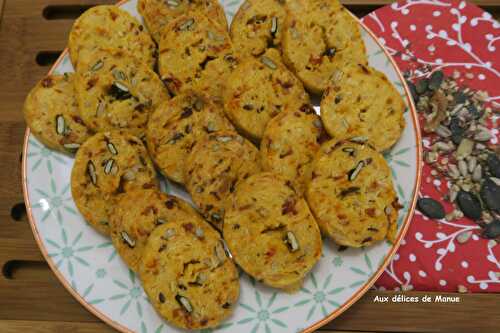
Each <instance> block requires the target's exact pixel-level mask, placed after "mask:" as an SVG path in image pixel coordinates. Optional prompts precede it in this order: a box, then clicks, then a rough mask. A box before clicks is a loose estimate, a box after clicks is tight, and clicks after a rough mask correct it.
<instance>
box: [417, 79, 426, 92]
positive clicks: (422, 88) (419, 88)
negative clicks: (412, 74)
mask: <svg viewBox="0 0 500 333" xmlns="http://www.w3.org/2000/svg"><path fill="white" fill-rule="evenodd" d="M428 87H429V80H428V79H422V80H420V81H418V82H417V84H415V90H416V92H417V93H418V94H419V95H422V94H424V93H425V92H426V91H427V88H428Z"/></svg>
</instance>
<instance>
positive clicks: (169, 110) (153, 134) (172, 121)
mask: <svg viewBox="0 0 500 333" xmlns="http://www.w3.org/2000/svg"><path fill="white" fill-rule="evenodd" d="M232 129H233V126H232V125H231V123H230V122H229V120H227V118H226V117H225V116H224V114H223V112H222V110H221V109H220V107H218V106H216V105H215V104H214V103H212V102H211V101H210V100H209V99H208V98H207V97H206V96H203V95H201V94H197V93H194V92H186V93H181V94H179V95H177V96H176V97H174V98H173V99H171V100H170V101H168V102H165V103H163V104H161V105H160V106H159V107H158V108H157V109H156V110H155V112H154V113H153V114H152V115H151V117H150V119H149V122H148V129H147V132H146V142H147V144H148V150H149V153H150V154H151V157H152V158H153V160H154V161H155V163H156V165H157V166H158V168H159V169H160V170H161V172H162V173H163V174H164V175H165V176H167V177H168V178H170V179H172V180H173V181H176V182H178V183H184V169H185V167H186V165H185V164H186V159H187V157H188V155H189V153H190V152H191V149H192V148H193V146H194V145H195V144H196V142H197V141H198V140H200V139H201V138H202V137H203V136H205V135H207V134H209V133H213V132H216V131H220V130H232Z"/></svg>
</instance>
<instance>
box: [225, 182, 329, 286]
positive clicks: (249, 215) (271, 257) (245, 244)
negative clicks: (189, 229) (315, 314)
mask: <svg viewBox="0 0 500 333" xmlns="http://www.w3.org/2000/svg"><path fill="white" fill-rule="evenodd" d="M224 239H225V240H226V242H227V245H228V247H229V249H230V251H231V253H232V254H233V258H234V260H235V261H236V263H238V265H239V266H240V267H241V268H243V270H245V272H247V273H248V274H249V275H251V276H253V277H254V278H255V279H256V280H257V281H261V282H263V283H265V284H267V285H269V286H271V287H275V288H282V289H287V290H294V289H297V288H298V287H300V284H301V283H302V280H303V279H304V276H305V275H306V274H307V273H308V272H309V271H310V270H311V269H312V267H313V266H314V265H315V264H316V262H317V261H318V260H319V259H320V257H321V248H322V241H321V234H320V231H319V228H318V225H317V224H316V221H315V220H314V217H313V215H312V213H311V211H310V210H309V207H308V206H307V204H306V201H305V200H304V199H303V198H302V197H300V196H299V195H297V193H296V192H295V190H294V189H293V188H292V187H290V183H289V181H288V180H286V179H285V178H282V177H281V176H278V175H275V174H272V173H269V172H265V173H260V174H256V175H253V176H251V177H249V178H247V179H246V180H244V181H242V182H241V183H239V184H238V186H237V187H236V191H235V193H234V196H233V199H232V203H231V205H229V208H228V211H227V213H226V218H225V220H224Z"/></svg>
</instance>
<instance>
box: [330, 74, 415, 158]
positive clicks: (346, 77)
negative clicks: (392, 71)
mask: <svg viewBox="0 0 500 333" xmlns="http://www.w3.org/2000/svg"><path fill="white" fill-rule="evenodd" d="M335 77H336V79H335V80H332V82H331V84H330V86H329V87H328V89H327V90H326V91H325V94H324V95H323V99H322V101H321V119H322V120H323V123H324V124H325V128H326V130H327V132H328V133H329V134H330V135H331V136H332V137H333V138H335V139H337V140H345V139H350V138H355V137H356V138H358V139H359V140H367V141H368V142H370V144H372V145H373V146H374V147H375V148H376V149H377V150H378V151H384V150H387V149H389V148H391V147H392V146H393V145H394V144H395V143H396V142H397V141H398V140H399V138H400V136H401V133H403V130H404V128H405V120H404V117H403V114H404V110H405V103H404V101H403V98H402V97H401V95H400V94H399V93H398V91H397V90H396V88H395V87H394V86H393V85H392V84H391V83H390V82H389V80H388V79H387V77H386V76H385V75H384V74H383V73H381V72H379V71H377V70H375V69H374V68H371V67H367V66H364V65H350V66H346V67H344V68H343V69H342V70H337V71H336V72H335Z"/></svg>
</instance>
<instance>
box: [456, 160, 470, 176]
mask: <svg viewBox="0 0 500 333" xmlns="http://www.w3.org/2000/svg"><path fill="white" fill-rule="evenodd" d="M458 170H459V171H460V174H461V175H462V176H464V177H467V176H468V174H469V172H468V171H467V163H466V162H465V161H464V160H460V161H458Z"/></svg>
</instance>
